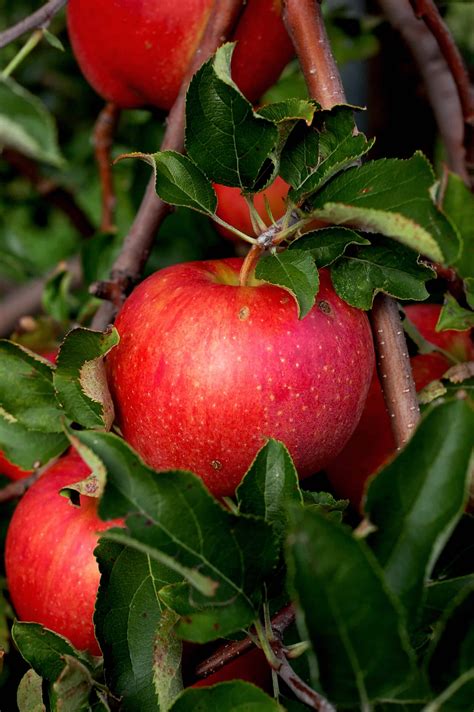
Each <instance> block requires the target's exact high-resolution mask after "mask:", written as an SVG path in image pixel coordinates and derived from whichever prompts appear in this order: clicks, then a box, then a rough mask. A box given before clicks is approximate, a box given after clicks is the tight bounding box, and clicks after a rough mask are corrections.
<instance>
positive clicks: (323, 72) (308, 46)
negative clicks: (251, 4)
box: [284, 0, 419, 446]
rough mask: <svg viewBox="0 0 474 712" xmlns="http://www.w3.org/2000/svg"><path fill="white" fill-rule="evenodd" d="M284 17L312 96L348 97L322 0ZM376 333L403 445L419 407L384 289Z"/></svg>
mask: <svg viewBox="0 0 474 712" xmlns="http://www.w3.org/2000/svg"><path fill="white" fill-rule="evenodd" d="M284 19H285V22H286V25H287V29H288V31H289V32H290V34H291V37H292V39H293V42H294V44H295V49H296V53H297V55H298V59H299V61H300V64H301V67H302V69H303V73H304V75H305V79H306V84H307V85H308V89H309V91H310V96H311V97H312V98H313V99H316V101H318V102H319V103H320V104H321V105H322V106H323V107H324V108H328V109H329V108H331V107H332V106H334V105H335V104H342V103H344V102H345V95H344V89H343V86H342V82H341V79H340V76H339V73H338V70H337V65H336V62H335V60H334V57H333V55H332V51H331V47H330V44H329V40H328V37H327V34H326V31H325V29H324V22H323V18H322V12H321V8H320V6H319V4H318V3H315V2H314V0H284ZM372 334H373V337H374V345H375V350H376V353H377V357H378V363H379V364H382V367H381V375H382V377H381V384H382V391H383V394H384V399H385V403H386V405H387V409H388V410H389V412H390V414H391V416H392V417H391V424H392V429H393V431H394V435H395V438H396V442H397V445H398V446H401V445H402V444H403V443H404V442H406V440H407V439H408V437H409V434H411V431H412V429H413V427H414V425H415V423H416V422H417V420H418V418H419V409H418V403H417V401H416V389H415V384H414V382H413V376H412V372H411V366H410V359H409V357H408V350H407V346H406V342H405V336H404V333H403V328H402V325H401V321H400V316H399V314H398V307H397V305H396V303H395V302H394V301H393V300H392V299H391V298H390V297H387V296H385V295H379V296H377V297H376V298H375V300H374V308H373V313H372ZM379 368H380V367H379ZM415 403H416V408H414V405H415Z"/></svg>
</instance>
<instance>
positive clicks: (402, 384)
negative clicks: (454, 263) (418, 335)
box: [370, 294, 420, 449]
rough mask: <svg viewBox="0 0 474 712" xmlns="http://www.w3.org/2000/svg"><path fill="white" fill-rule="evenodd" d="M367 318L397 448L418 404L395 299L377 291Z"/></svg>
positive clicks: (405, 438) (404, 438)
mask: <svg viewBox="0 0 474 712" xmlns="http://www.w3.org/2000/svg"><path fill="white" fill-rule="evenodd" d="M370 319H371V322H372V333H373V335H374V341H375V346H376V350H377V370H378V373H379V378H380V383H381V385H382V390H383V394H384V399H385V405H386V406H387V410H388V412H389V415H390V420H391V425H392V431H393V435H394V437H395V442H396V444H397V448H398V449H400V448H401V447H402V446H403V445H404V444H405V443H406V442H407V441H408V440H409V438H410V437H411V435H412V433H413V430H414V428H415V426H416V424H417V422H418V420H419V418H420V408H419V405H418V399H417V396H416V388H415V383H414V381H413V375H412V372H411V366H410V359H409V357H408V349H407V344H406V340H405V334H404V332H403V327H402V325H401V322H400V315H399V312H398V306H397V303H396V302H395V301H394V300H393V299H392V298H391V297H387V296H386V295H385V294H378V295H377V296H376V297H375V299H374V303H373V306H372V311H371V314H370Z"/></svg>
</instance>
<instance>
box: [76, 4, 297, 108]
mask: <svg viewBox="0 0 474 712" xmlns="http://www.w3.org/2000/svg"><path fill="white" fill-rule="evenodd" d="M212 8H213V0H180V2H176V0H159V1H156V2H144V0H101V1H100V2H97V1H96V0H69V3H68V29H69V36H70V39H71V44H72V47H73V50H74V54H75V56H76V58H77V61H78V62H79V65H80V67H81V69H82V71H83V73H84V75H85V76H86V78H87V80H88V81H89V82H90V84H91V85H92V86H93V87H94V89H95V90H96V91H97V92H98V93H99V94H100V95H101V96H102V97H103V98H104V99H106V100H107V101H113V102H114V103H115V104H117V105H118V106H120V107H122V108H131V107H138V106H144V105H150V106H156V107H159V108H160V109H166V110H168V109H170V108H171V106H172V105H173V102H174V100H175V99H176V96H177V94H178V91H179V88H180V85H181V82H182V79H183V76H184V73H185V71H186V68H187V66H188V64H189V62H190V59H191V57H192V55H193V53H194V51H195V50H196V48H197V46H198V44H199V41H200V38H201V36H202V33H203V31H204V28H205V26H206V22H207V20H208V18H209V14H210V12H211V11H212ZM233 39H234V40H237V47H236V50H235V52H234V57H233V60H232V70H233V77H234V79H235V81H236V82H237V84H238V85H239V87H240V89H241V90H242V92H243V93H244V94H245V95H246V96H247V97H248V99H249V100H250V101H255V100H256V99H258V98H259V97H260V96H261V95H262V94H263V93H264V92H265V91H266V89H267V88H268V87H270V86H271V85H272V84H273V83H274V82H275V81H276V79H278V76H279V74H280V73H281V71H282V69H283V68H284V67H285V65H286V64H287V62H288V61H289V60H290V59H291V57H292V55H293V46H292V44H291V41H290V39H289V37H288V35H287V33H286V30H285V27H284V25H283V22H282V19H281V0H249V1H248V2H247V3H246V5H245V8H244V10H243V12H242V15H241V17H240V19H239V22H238V25H237V28H236V31H235V33H234V37H233Z"/></svg>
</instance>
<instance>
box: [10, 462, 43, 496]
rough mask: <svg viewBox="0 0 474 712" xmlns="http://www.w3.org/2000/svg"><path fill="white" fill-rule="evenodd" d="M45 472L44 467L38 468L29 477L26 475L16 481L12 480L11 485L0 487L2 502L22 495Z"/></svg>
mask: <svg viewBox="0 0 474 712" xmlns="http://www.w3.org/2000/svg"><path fill="white" fill-rule="evenodd" d="M42 473H43V469H38V470H35V471H34V472H32V473H31V475H29V476H28V477H24V478H23V479H22V480H16V481H15V482H11V483H10V484H9V485H6V486H5V487H3V488H2V489H0V504H4V503H5V502H10V501H11V500H12V499H19V498H20V497H22V496H23V495H24V494H25V492H26V490H27V489H29V488H30V487H31V485H34V483H35V482H36V480H38V479H39V478H40V477H41V475H42Z"/></svg>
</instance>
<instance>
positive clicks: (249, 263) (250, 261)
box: [239, 245, 263, 287]
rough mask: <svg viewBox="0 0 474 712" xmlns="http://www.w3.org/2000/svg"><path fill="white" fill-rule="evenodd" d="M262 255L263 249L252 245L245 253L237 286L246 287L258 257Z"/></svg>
mask: <svg viewBox="0 0 474 712" xmlns="http://www.w3.org/2000/svg"><path fill="white" fill-rule="evenodd" d="M262 253H263V248H262V247H259V245H252V247H251V248H250V250H249V251H248V252H247V254H246V256H245V259H244V261H243V264H242V267H241V268H240V274H239V284H240V286H241V287H246V286H247V284H248V280H249V278H250V276H251V274H252V272H253V271H254V270H255V267H256V265H257V262H258V260H259V259H260V255H261V254H262Z"/></svg>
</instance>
